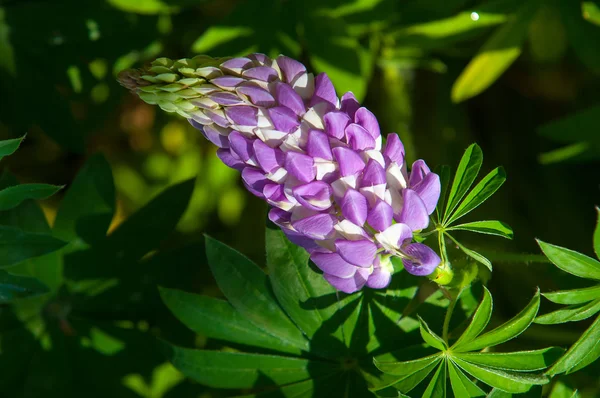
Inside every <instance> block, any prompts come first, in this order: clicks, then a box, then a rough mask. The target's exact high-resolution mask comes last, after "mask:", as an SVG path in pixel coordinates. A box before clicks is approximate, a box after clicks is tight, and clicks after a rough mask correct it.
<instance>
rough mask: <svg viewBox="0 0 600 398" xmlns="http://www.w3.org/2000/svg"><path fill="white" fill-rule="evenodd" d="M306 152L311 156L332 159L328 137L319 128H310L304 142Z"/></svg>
mask: <svg viewBox="0 0 600 398" xmlns="http://www.w3.org/2000/svg"><path fill="white" fill-rule="evenodd" d="M306 152H307V153H308V155H309V156H312V157H313V158H321V159H325V160H333V154H332V153H331V145H330V144H329V137H328V136H327V134H325V133H324V132H322V131H320V130H310V131H309V132H308V139H307V142H306Z"/></svg>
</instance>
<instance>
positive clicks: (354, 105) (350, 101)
mask: <svg viewBox="0 0 600 398" xmlns="http://www.w3.org/2000/svg"><path fill="white" fill-rule="evenodd" d="M358 108H360V104H359V103H358V101H357V100H356V97H355V96H354V94H353V93H352V91H348V92H347V93H346V94H344V95H342V103H341V106H340V110H341V111H342V112H344V113H346V114H347V115H348V116H350V118H351V119H352V120H354V117H355V114H356V111H357V110H358Z"/></svg>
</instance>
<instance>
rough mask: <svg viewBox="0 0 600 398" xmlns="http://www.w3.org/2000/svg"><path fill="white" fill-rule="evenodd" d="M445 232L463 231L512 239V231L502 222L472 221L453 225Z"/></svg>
mask: <svg viewBox="0 0 600 398" xmlns="http://www.w3.org/2000/svg"><path fill="white" fill-rule="evenodd" d="M447 230H463V231H472V232H477V233H480V234H487V235H496V236H501V237H503V238H507V239H512V238H513V230H512V228H511V227H509V226H508V225H507V224H505V223H503V222H502V221H496V220H490V221H474V222H469V223H465V224H460V225H454V226H452V227H450V228H447Z"/></svg>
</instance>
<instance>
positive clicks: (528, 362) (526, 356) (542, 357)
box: [455, 347, 564, 372]
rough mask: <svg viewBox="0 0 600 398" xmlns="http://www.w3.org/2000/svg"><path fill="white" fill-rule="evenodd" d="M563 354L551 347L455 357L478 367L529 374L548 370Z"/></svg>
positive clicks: (467, 354) (464, 354) (560, 350)
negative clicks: (533, 371) (534, 371)
mask: <svg viewBox="0 0 600 398" xmlns="http://www.w3.org/2000/svg"><path fill="white" fill-rule="evenodd" d="M563 353H564V350H562V349H560V348H556V347H550V348H543V349H540V350H533V351H514V352H473V353H459V354H455V356H456V357H457V358H460V359H463V360H465V361H467V362H469V363H473V364H476V365H483V366H487V367H490V368H497V369H503V370H514V371H516V372H527V371H532V370H541V369H546V368H547V367H548V366H550V365H552V364H553V363H554V362H555V361H556V360H557V359H558V358H559V357H560V356H561V355H562V354H563Z"/></svg>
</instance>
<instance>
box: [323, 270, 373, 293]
mask: <svg viewBox="0 0 600 398" xmlns="http://www.w3.org/2000/svg"><path fill="white" fill-rule="evenodd" d="M367 271H368V270H361V269H358V270H357V272H356V273H355V274H354V276H351V277H350V278H338V277H337V276H333V275H330V274H323V277H324V278H325V280H326V281H327V282H329V283H330V284H331V286H333V287H335V288H336V289H337V290H339V291H341V292H344V293H348V294H350V293H354V292H356V291H358V290H360V289H362V287H363V286H364V285H365V283H366V282H367V278H368V273H367Z"/></svg>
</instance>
